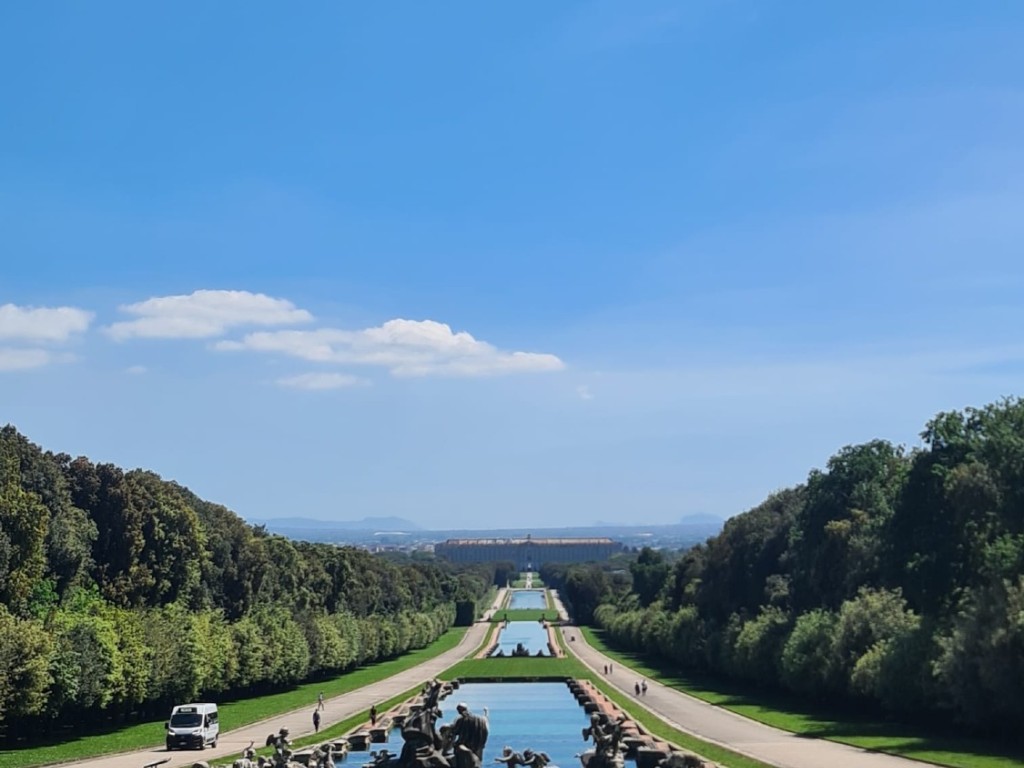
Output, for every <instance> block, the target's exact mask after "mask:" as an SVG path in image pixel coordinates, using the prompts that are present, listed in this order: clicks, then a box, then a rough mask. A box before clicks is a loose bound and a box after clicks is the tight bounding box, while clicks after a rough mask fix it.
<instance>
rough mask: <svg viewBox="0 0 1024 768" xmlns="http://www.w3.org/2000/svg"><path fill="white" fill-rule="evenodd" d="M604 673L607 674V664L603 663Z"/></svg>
mask: <svg viewBox="0 0 1024 768" xmlns="http://www.w3.org/2000/svg"><path fill="white" fill-rule="evenodd" d="M604 673H605V674H606V675H607V674H608V665H607V664H605V665H604Z"/></svg>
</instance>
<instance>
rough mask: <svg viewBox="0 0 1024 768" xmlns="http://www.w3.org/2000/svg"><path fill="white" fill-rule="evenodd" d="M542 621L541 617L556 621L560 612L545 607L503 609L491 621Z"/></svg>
mask: <svg viewBox="0 0 1024 768" xmlns="http://www.w3.org/2000/svg"><path fill="white" fill-rule="evenodd" d="M506 618H507V619H508V620H509V621H540V620H541V619H547V620H548V621H554V620H555V619H557V618H558V614H557V613H556V612H553V611H551V610H548V609H544V608H517V609H516V610H514V611H513V610H509V609H503V610H500V611H497V612H496V613H495V614H494V616H493V617H492V618H491V621H504V620H505V619H506Z"/></svg>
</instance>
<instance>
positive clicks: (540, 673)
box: [442, 646, 771, 768]
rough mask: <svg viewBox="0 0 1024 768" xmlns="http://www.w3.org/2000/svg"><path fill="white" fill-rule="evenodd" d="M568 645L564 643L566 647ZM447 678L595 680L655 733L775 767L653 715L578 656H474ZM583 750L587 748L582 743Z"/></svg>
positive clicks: (700, 750) (736, 762)
mask: <svg viewBox="0 0 1024 768" xmlns="http://www.w3.org/2000/svg"><path fill="white" fill-rule="evenodd" d="M563 648H564V646H563ZM442 677H443V678H444V679H445V680H453V679H455V678H460V679H463V680H496V679H501V678H512V679H520V680H540V679H544V678H556V679H564V678H570V677H571V678H576V679H587V680H591V681H592V682H593V683H594V684H595V685H596V686H597V687H598V688H600V689H601V690H602V691H603V692H604V693H605V694H606V695H607V696H608V698H610V699H611V700H612V701H614V702H615V703H616V704H618V705H619V707H621V708H622V710H623V711H625V712H627V713H629V715H630V716H631V717H632V718H633V719H634V720H636V721H637V722H639V723H641V724H642V725H643V726H644V728H646V729H647V730H648V731H649V732H650V733H653V734H654V735H655V736H658V737H659V738H662V739H664V740H665V741H670V742H672V743H673V744H678V745H679V746H680V747H683V748H685V749H688V750H690V751H691V752H696V753H697V754H699V755H703V756H704V757H706V758H708V759H710V760H714V761H715V762H718V763H720V764H722V765H724V766H727V768H771V766H769V765H768V764H766V763H762V762H760V761H758V760H754V759H752V758H749V757H746V756H744V755H740V754H737V753H736V752H731V751H729V750H727V749H724V748H722V747H719V746H716V745H714V744H709V743H707V742H704V741H701V740H700V739H698V738H696V737H694V736H691V735H689V734H687V733H683V732H682V731H678V730H676V729H675V728H672V727H671V726H669V725H667V724H665V723H664V722H663V721H662V720H661V719H659V718H658V717H657V715H654V714H651V713H650V712H648V711H647V710H646V709H644V708H643V707H641V706H640V705H639V704H636V703H634V702H632V701H631V700H630V699H629V697H628V696H625V695H623V694H621V693H619V692H618V691H616V690H615V689H613V688H611V687H610V686H609V685H608V684H607V683H606V682H605V681H603V680H602V679H601V677H600V676H599V675H595V674H594V673H593V672H592V671H591V670H590V669H589V668H588V667H585V666H584V665H583V664H582V663H581V662H580V661H579V660H578V659H577V658H575V657H574V656H569V657H567V658H564V659H553V658H550V657H547V658H535V657H528V658H503V659H472V660H466V661H460V662H459V663H458V664H455V665H454V666H452V667H449V668H448V669H446V670H445V671H444V674H443V675H442ZM580 749H581V750H582V749H583V746H582V744H581V747H580Z"/></svg>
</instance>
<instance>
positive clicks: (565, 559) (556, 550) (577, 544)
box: [434, 535, 623, 571]
mask: <svg viewBox="0 0 1024 768" xmlns="http://www.w3.org/2000/svg"><path fill="white" fill-rule="evenodd" d="M622 550H623V545H622V544H620V543H619V542H617V541H612V540H611V539H609V538H605V537H593V538H582V539H569V538H558V539H535V538H533V537H532V536H529V535H528V536H526V538H508V539H448V540H447V541H444V542H442V543H440V544H436V545H434V554H435V555H437V556H438V557H443V558H444V559H446V560H448V561H450V562H453V563H492V562H502V561H511V562H513V563H515V564H516V567H517V568H519V570H521V571H532V570H537V569H538V568H540V566H542V565H544V564H545V563H589V562H600V561H603V560H608V559H609V558H611V556H612V555H614V554H615V553H616V552H621V551H622Z"/></svg>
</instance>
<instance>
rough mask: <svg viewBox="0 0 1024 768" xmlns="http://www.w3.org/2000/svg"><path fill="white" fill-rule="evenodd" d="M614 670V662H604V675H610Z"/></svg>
mask: <svg viewBox="0 0 1024 768" xmlns="http://www.w3.org/2000/svg"><path fill="white" fill-rule="evenodd" d="M614 671H615V665H614V664H605V665H604V673H605V674H606V675H610V674H611V673H612V672H614Z"/></svg>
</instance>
